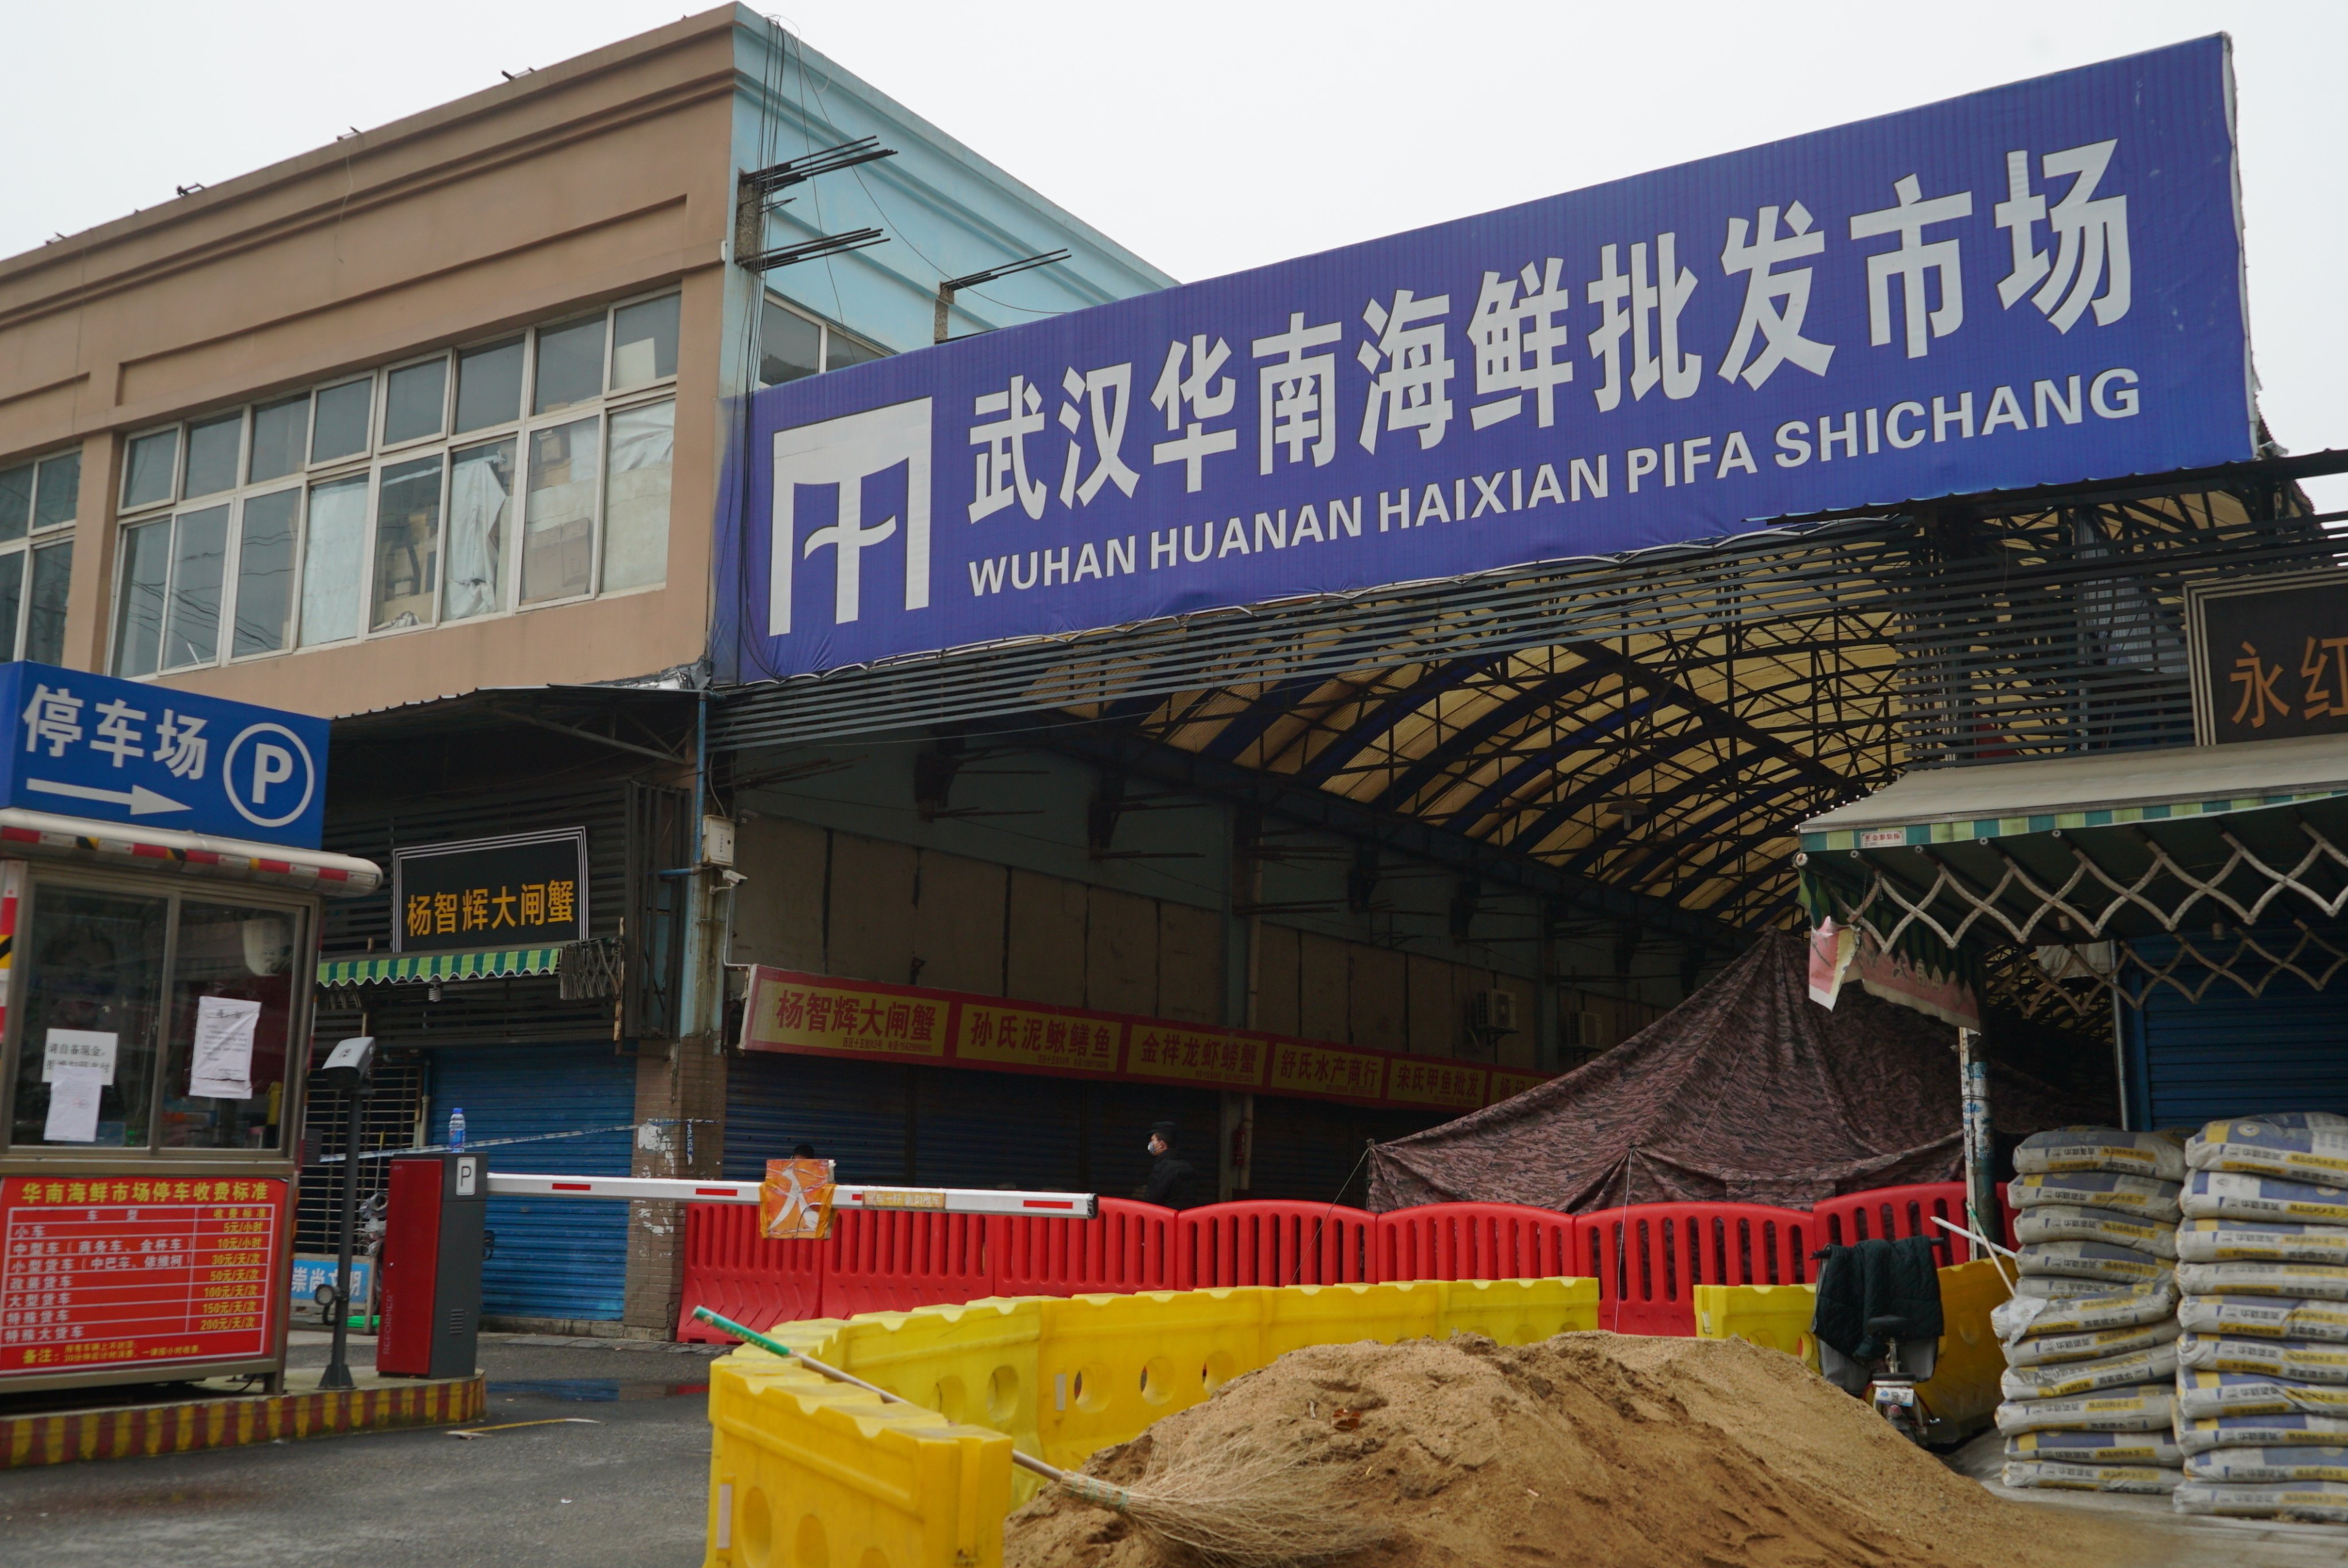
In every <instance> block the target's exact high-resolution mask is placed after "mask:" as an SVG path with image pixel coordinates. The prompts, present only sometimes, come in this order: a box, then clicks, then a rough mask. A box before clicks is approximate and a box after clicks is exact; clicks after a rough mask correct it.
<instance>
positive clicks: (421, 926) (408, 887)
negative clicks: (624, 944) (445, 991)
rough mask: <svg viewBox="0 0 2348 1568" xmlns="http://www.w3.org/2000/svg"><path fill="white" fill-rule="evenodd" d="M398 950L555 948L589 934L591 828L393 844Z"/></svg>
mask: <svg viewBox="0 0 2348 1568" xmlns="http://www.w3.org/2000/svg"><path fill="white" fill-rule="evenodd" d="M391 876H392V896H393V901H394V902H393V908H394V909H395V910H396V911H397V913H398V919H397V922H396V928H395V929H396V937H395V939H394V947H395V949H396V951H398V952H401V953H457V952H465V951H470V950H475V949H482V948H499V947H552V946H556V945H559V944H562V943H565V942H577V941H580V940H581V939H582V938H583V937H585V936H586V934H587V831H586V830H585V829H583V828H565V829H562V830H559V831H555V832H547V833H516V834H510V835H508V836H506V837H503V838H496V839H471V840H467V841H464V842H462V843H448V844H421V845H417V847H415V848H413V849H402V850H395V851H393V852H392V862H391Z"/></svg>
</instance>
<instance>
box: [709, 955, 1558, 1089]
mask: <svg viewBox="0 0 2348 1568" xmlns="http://www.w3.org/2000/svg"><path fill="white" fill-rule="evenodd" d="M741 1043H742V1048H743V1049H744V1050H746V1051H781V1052H786V1053H790V1054H795V1055H801V1056H819V1057H861V1058H863V1059H865V1060H867V1061H919V1062H933V1063H936V1064H937V1065H938V1066H941V1067H963V1068H980V1069H983V1070H985V1071H989V1072H1012V1073H1041V1074H1045V1075H1048V1076H1050V1077H1053V1078H1123V1079H1126V1080H1128V1081H1129V1082H1138V1083H1175V1084H1184V1085H1188V1086H1189V1087H1191V1088H1228V1089H1245V1090H1251V1091H1254V1092H1258V1093H1263V1094H1277V1095H1286V1096H1290V1097H1292V1098H1294V1099H1334V1100H1342V1101H1344V1102H1345V1103H1346V1104H1349V1105H1384V1106H1395V1107H1404V1108H1408V1109H1416V1110H1476V1109H1481V1108H1482V1107H1484V1106H1487V1105H1490V1104H1493V1103H1494V1102H1496V1101H1498V1100H1503V1099H1509V1097H1511V1096H1513V1095H1517V1094H1521V1093H1523V1092H1524V1091H1525V1090H1526V1089H1529V1088H1532V1087H1533V1086H1534V1085H1535V1084H1538V1083H1544V1082H1546V1081H1548V1078H1549V1075H1548V1074H1546V1073H1539V1072H1533V1071H1530V1070H1528V1069H1526V1068H1503V1067H1494V1066H1491V1065H1489V1064H1487V1063H1482V1062H1462V1061H1454V1060H1451V1059H1449V1058H1447V1057H1417V1056H1411V1055H1408V1054H1406V1053H1404V1052H1400V1051H1375V1050H1370V1049H1368V1048H1366V1047H1361V1046H1342V1045H1333V1044H1331V1043H1329V1042H1327V1041H1324V1040H1300V1039H1292V1038H1290V1037H1286V1036H1284V1035H1268V1034H1264V1033H1262V1032H1261V1031H1258V1030H1253V1029H1229V1028H1224V1027H1222V1026H1220V1025H1213V1024H1185V1023H1178V1022H1176V1021H1174V1020H1172V1019H1168V1018H1143V1017H1136V1016H1132V1015H1130V1014H1126V1013H1101V1012H1095V1011H1092V1010H1090V1009H1088V1008H1084V1007H1056V1006H1051V1005H1049V1004H1048V1003H1042V1002H1020V1001H1012V1000H1008V999H1006V998H1004V997H1000V996H980V995H972V994H970V993H967V992H961V991H932V990H929V989H926V988H924V987H922V986H918V985H883V984H881V983H880V982H879V981H877V980H841V979H838V978H835V977H833V976H830V975H801V974H798V973H796V972H794V971H791V970H788V969H769V968H767V967H765V966H764V965H760V966H758V967H757V968H754V969H752V970H751V972H750V991H749V996H748V998H747V1005H746V1006H744V1008H743V1014H742V1042H741Z"/></svg>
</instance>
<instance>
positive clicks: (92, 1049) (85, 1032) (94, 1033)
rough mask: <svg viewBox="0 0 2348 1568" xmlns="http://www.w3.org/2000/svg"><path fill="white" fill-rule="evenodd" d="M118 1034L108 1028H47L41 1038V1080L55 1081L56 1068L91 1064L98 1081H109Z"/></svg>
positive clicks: (87, 1066)
mask: <svg viewBox="0 0 2348 1568" xmlns="http://www.w3.org/2000/svg"><path fill="white" fill-rule="evenodd" d="M119 1038H120V1036H118V1035H117V1034H116V1033H115V1032H114V1031H113V1030H111V1029H51V1030H50V1031H49V1032H48V1035H47V1037H46V1038H44V1039H43V1041H42V1042H41V1081H42V1082H43V1083H55V1082H57V1069H58V1068H94V1069H96V1071H97V1073H98V1082H100V1083H112V1082H113V1081H114V1047H115V1042H116V1041H117V1040H118V1039H119Z"/></svg>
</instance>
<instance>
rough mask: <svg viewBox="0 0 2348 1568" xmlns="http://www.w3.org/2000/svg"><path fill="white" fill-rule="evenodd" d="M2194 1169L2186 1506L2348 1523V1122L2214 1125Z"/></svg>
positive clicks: (2183, 1366)
mask: <svg viewBox="0 0 2348 1568" xmlns="http://www.w3.org/2000/svg"><path fill="white" fill-rule="evenodd" d="M2186 1163H2187V1165H2188V1167H2189V1168H2190V1171H2191V1174H2190V1175H2189V1176H2188V1178H2187V1181H2186V1184H2185V1191H2184V1192H2183V1194H2182V1196H2181V1205H2182V1207H2183V1209H2184V1212H2185V1221H2184V1222H2183V1223H2182V1224H2181V1225H2179V1226H2178V1233H2177V1249H2178V1260H2179V1261H2178V1270H2177V1273H2178V1285H2179V1287H2180V1289H2181V1291H2182V1295H2181V1296H2180V1299H2179V1303H2178V1325H2179V1326H2180V1327H2181V1328H2182V1329H2183V1331H2184V1332H2183V1334H2182V1335H2181V1336H2179V1338H2178V1342H2177V1359H2178V1368H2177V1400H2178V1412H2177V1435H2178V1447H2179V1448H2180V1449H2183V1450H2184V1451H2185V1455H2186V1459H2185V1477H2186V1479H2185V1483H2184V1484H2183V1485H2182V1486H2180V1487H2178V1489H2177V1493H2176V1505H2177V1509H2178V1511H2179V1512H2181V1513H2218V1514H2234V1515H2242V1516H2250V1517H2270V1516H2278V1515H2288V1516H2291V1517H2293V1518H2302V1519H2318V1520H2329V1521H2333V1522H2348V1117H2339V1116H2332V1115H2328V1114H2325V1113H2322V1112H2294V1113H2291V1114H2288V1115H2281V1116H2262V1117H2256V1118H2246V1119H2240V1120H2229V1121H2213V1122H2211V1123H2209V1126H2207V1127H2205V1128H2203V1129H2202V1130H2201V1131H2200V1132H2199V1133H2198V1134H2197V1135H2195V1136H2194V1138H2193V1139H2192V1140H2189V1141H2188V1143H2187V1145H2186ZM2335 1183H2336V1184H2335Z"/></svg>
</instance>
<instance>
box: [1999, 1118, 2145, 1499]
mask: <svg viewBox="0 0 2348 1568" xmlns="http://www.w3.org/2000/svg"><path fill="white" fill-rule="evenodd" d="M2013 1164H2014V1170H2015V1172H2016V1179H2015V1181H2014V1182H2013V1186H2012V1187H2011V1188H2010V1189H2008V1191H2009V1192H2010V1194H2011V1196H2012V1198H2013V1206H2014V1211H2015V1217H2014V1234H2015V1239H2016V1240H2017V1241H2018V1242H2019V1243H2021V1248H2020V1257H2019V1260H2018V1262H2017V1265H2016V1266H2017V1272H2018V1274H2019V1275H2020V1278H2019V1279H2018V1280H2017V1282H2016V1284H2015V1287H2014V1294H2013V1298H2012V1299H2011V1300H2009V1301H2007V1302H2006V1303H2005V1304H2004V1305H2002V1306H2000V1307H1999V1308H1998V1309H1997V1310H1996V1311H1995V1312H1994V1313H1993V1314H1992V1315H1991V1316H1990V1323H1991V1325H1992V1326H1993V1328H1995V1330H1996V1331H1997V1336H1998V1338H1999V1339H2000V1340H2001V1341H2003V1344H2004V1346H2005V1364H2006V1370H2005V1377H2004V1379H2003V1392H2004V1395H2005V1402H2004V1403H2003V1404H2002V1405H2000V1406H1999V1407H1998V1410H1997V1426H1998V1430H1999V1431H2001V1432H2003V1433H2004V1434H2005V1456H2006V1462H2005V1474H2004V1480H2005V1484H2006V1485H2008V1486H2019V1487H2067V1488H2075V1489H2084V1490H2089V1491H2148V1492H2166V1491H2174V1490H2175V1489H2176V1487H2177V1484H2178V1477H2179V1470H2178V1466H2179V1465H2180V1463H2181V1462H2182V1460H2183V1454H2182V1452H2181V1451H2180V1450H2179V1449H2178V1446H2177V1443H2176V1442H2175V1440H2174V1437H2173V1433H2172V1424H2173V1420H2174V1416H2175V1408H2176V1393H2175V1379H2176V1375H2177V1342H2178V1333H2179V1330H2178V1322H2177V1284H2176V1278H2175V1271H2176V1259H2177V1243H2176V1231H2177V1218H2178V1208H2177V1199H2178V1182H2179V1180H2180V1179H2181V1178H2182V1177H2183V1176H2184V1174H2185V1157H2184V1150H2182V1149H2181V1148H2180V1147H2179V1146H2178V1141H2177V1140H2175V1139H2174V1138H2171V1137H2169V1136H2168V1135H2166V1134H2162V1133H2157V1132H2123V1131H2121V1130H2117V1129H2116V1128H2077V1127H2074V1128H2065V1129H2064V1130H2061V1131H2059V1132H2043V1133H2039V1134H2037V1135H2036V1136H2034V1137H2033V1138H2030V1139H2028V1140H2025V1141H2024V1143H2023V1145H2022V1147H2021V1148H2020V1149H2019V1150H2016V1151H2015V1153H2014V1159H2013Z"/></svg>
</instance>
